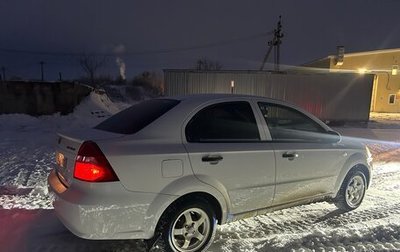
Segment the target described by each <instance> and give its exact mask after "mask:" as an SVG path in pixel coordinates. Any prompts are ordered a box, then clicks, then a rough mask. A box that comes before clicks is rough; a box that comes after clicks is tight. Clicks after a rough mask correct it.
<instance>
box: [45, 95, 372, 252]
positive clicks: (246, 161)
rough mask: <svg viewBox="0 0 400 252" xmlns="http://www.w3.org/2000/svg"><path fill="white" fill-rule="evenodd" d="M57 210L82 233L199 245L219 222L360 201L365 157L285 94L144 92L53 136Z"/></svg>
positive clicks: (189, 247)
mask: <svg viewBox="0 0 400 252" xmlns="http://www.w3.org/2000/svg"><path fill="white" fill-rule="evenodd" d="M56 163H57V166H56V167H55V169H54V170H53V171H52V172H51V174H50V175H49V178H48V182H49V185H50V187H51V189H52V190H53V191H54V193H55V195H56V197H55V200H54V203H53V204H54V208H55V211H56V213H57V215H58V217H59V218H60V220H61V221H62V222H63V223H64V225H65V226H66V227H67V228H68V229H69V230H70V231H71V232H72V233H74V234H76V235H77V236H79V237H83V238H87V239H145V240H148V241H149V244H154V243H156V244H158V245H159V246H161V247H164V248H165V249H166V250H167V251H181V252H183V251H186V252H189V251H205V250H207V248H208V246H209V245H210V244H211V242H212V240H213V238H214V235H215V231H216V225H217V224H224V223H227V222H231V221H234V220H237V219H241V218H246V217H251V216H255V215H258V214H263V213H266V212H268V211H272V210H276V209H281V208H285V207H290V206H294V205H299V204H306V203H310V202H316V201H323V200H326V201H330V202H333V203H334V204H336V205H337V206H338V207H339V208H340V209H343V210H346V211H349V210H353V209H355V208H357V207H358V206H359V205H360V204H361V201H362V200H363V198H364V195H365V191H366V189H367V188H368V185H369V184H370V180H371V155H370V153H369V151H368V149H367V148H366V147H365V146H363V145H362V144H360V143H355V142H350V141H348V140H346V139H345V138H342V137H341V136H340V135H339V134H338V133H336V132H334V131H332V130H331V129H330V128H329V127H328V126H327V125H325V124H324V123H323V122H321V121H320V120H318V119H317V118H316V117H314V116H313V115H311V114H309V113H307V112H305V111H303V110H301V109H299V108H297V107H295V106H293V105H289V104H287V103H285V102H282V101H277V100H272V99H268V98H263V97H255V96H245V95H227V94H214V95H212V94H204V95H189V96H180V97H170V98H158V99H151V100H146V101H143V102H141V103H138V104H136V105H133V106H132V107H130V108H128V109H126V110H124V111H122V112H120V113H118V114H116V115H114V116H112V117H110V118H108V119H106V120H105V121H104V122H102V123H100V124H99V125H97V126H96V127H94V128H92V129H87V130H82V131H73V132H67V133H62V134H59V137H58V143H57V150H56Z"/></svg>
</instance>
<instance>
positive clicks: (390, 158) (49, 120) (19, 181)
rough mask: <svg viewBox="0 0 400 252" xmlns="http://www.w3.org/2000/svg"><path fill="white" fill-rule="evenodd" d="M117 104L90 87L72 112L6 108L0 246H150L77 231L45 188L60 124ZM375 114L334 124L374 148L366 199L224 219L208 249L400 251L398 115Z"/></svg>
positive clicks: (97, 116)
mask: <svg viewBox="0 0 400 252" xmlns="http://www.w3.org/2000/svg"><path fill="white" fill-rule="evenodd" d="M124 106H125V105H122V107H124ZM118 110H119V108H118V107H116V106H115V105H114V104H113V103H112V102H111V101H110V100H109V99H108V98H107V96H105V95H101V94H96V93H92V94H91V95H90V97H88V98H87V99H86V100H85V101H83V102H82V103H81V104H80V105H79V106H78V107H77V108H76V109H75V111H74V113H72V114H70V115H67V116H60V115H54V116H42V117H38V118H35V117H30V116H27V115H1V116H0V139H2V140H1V142H0V251H18V252H19V251H22V252H24V251H61V252H62V251H145V248H144V244H143V242H142V241H140V240H121V241H90V240H84V239H80V238H78V237H76V236H74V235H73V234H72V233H70V232H69V231H68V230H67V229H66V228H65V227H64V226H63V225H62V224H61V223H60V222H59V220H58V219H57V217H56V216H55V213H54V211H53V209H52V205H51V200H52V196H51V193H49V192H48V190H47V181H46V179H47V175H48V172H49V171H50V170H51V169H52V167H53V165H54V149H53V148H54V147H53V146H54V145H55V139H56V137H55V132H57V131H59V130H63V129H67V128H81V127H91V126H94V125H96V124H97V123H99V122H100V121H102V120H104V119H105V118H107V117H108V116H109V115H111V114H113V113H115V112H116V111H118ZM371 118H372V120H374V122H372V123H371V125H370V126H369V127H368V128H360V127H355V126H352V127H342V128H336V130H338V131H339V132H341V133H342V134H343V135H348V136H352V137H360V138H361V141H363V142H365V143H367V144H368V145H369V146H370V148H371V151H372V153H373V154H374V160H375V168H374V171H373V181H372V185H371V187H370V189H369V190H368V192H367V195H366V197H365V200H364V202H363V204H362V205H361V207H359V208H358V209H356V210H355V211H352V212H347V213H344V212H340V211H339V210H337V209H336V207H335V206H334V205H332V204H329V203H314V204H309V205H304V206H298V207H292V208H289V209H284V210H279V211H275V212H272V213H269V214H265V215H261V216H258V217H254V218H249V219H245V220H241V221H238V222H234V223H230V224H226V225H223V226H220V227H219V228H218V230H217V234H216V239H215V242H214V243H213V244H212V246H211V247H210V249H209V250H210V251H224V252H225V251H226V252H228V251H263V252H267V251H268V252H269V251H400V197H399V196H400V148H399V146H400V144H399V143H400V138H399V136H400V132H399V130H400V116H399V115H393V114H390V115H380V114H376V115H372V116H371ZM382 140H383V141H382ZM389 141H391V142H389ZM393 141H397V143H396V142H393Z"/></svg>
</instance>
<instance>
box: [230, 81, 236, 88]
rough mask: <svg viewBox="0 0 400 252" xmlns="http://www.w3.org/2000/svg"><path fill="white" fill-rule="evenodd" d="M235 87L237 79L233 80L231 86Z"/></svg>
mask: <svg viewBox="0 0 400 252" xmlns="http://www.w3.org/2000/svg"><path fill="white" fill-rule="evenodd" d="M234 87H235V81H234V80H231V88H234Z"/></svg>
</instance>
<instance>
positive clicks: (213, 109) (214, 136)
mask: <svg viewBox="0 0 400 252" xmlns="http://www.w3.org/2000/svg"><path fill="white" fill-rule="evenodd" d="M185 133H186V139H187V141H188V142H247V141H259V140H260V134H259V131H258V127H257V122H256V119H255V117H254V113H253V110H252V108H251V106H250V104H249V103H248V102H244V101H243V102H224V103H218V104H213V105H210V106H208V107H206V108H204V109H202V110H201V111H200V112H198V113H197V114H196V115H194V116H193V118H192V119H191V120H190V121H189V123H188V124H187V126H186V129H185Z"/></svg>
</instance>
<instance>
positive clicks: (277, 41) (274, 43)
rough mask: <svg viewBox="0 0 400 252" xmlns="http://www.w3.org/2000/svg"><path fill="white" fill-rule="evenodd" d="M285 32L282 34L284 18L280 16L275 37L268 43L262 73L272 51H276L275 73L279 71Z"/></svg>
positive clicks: (261, 68)
mask: <svg viewBox="0 0 400 252" xmlns="http://www.w3.org/2000/svg"><path fill="white" fill-rule="evenodd" d="M282 38H283V32H282V16H279V21H278V23H277V25H276V29H274V37H273V38H272V40H270V41H268V46H269V48H268V51H267V53H266V54H265V56H264V59H263V62H262V64H261V67H260V71H262V70H264V65H265V63H266V62H267V60H268V56H269V55H270V54H271V51H272V49H274V65H275V71H279V63H280V45H281V44H282Z"/></svg>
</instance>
